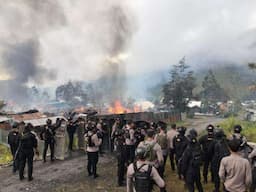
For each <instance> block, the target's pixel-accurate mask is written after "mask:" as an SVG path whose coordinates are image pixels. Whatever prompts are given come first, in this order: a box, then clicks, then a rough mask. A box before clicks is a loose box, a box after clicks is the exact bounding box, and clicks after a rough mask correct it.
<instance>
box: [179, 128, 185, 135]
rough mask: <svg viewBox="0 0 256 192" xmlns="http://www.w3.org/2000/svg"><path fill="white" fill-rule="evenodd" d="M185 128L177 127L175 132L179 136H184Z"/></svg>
mask: <svg viewBox="0 0 256 192" xmlns="http://www.w3.org/2000/svg"><path fill="white" fill-rule="evenodd" d="M186 130H187V128H186V127H178V129H177V131H178V132H179V133H180V134H181V135H185V133H186Z"/></svg>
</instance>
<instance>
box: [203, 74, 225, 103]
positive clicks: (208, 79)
mask: <svg viewBox="0 0 256 192" xmlns="http://www.w3.org/2000/svg"><path fill="white" fill-rule="evenodd" d="M202 87H203V90H202V91H201V93H200V96H201V98H202V99H203V100H204V101H205V104H206V105H208V104H215V103H216V102H218V101H222V102H224V101H226V100H228V99H229V97H228V95H227V94H226V93H225V91H224V90H223V89H222V88H221V87H220V85H219V83H218V82H217V80H216V78H215V75H214V74H213V71H212V70H209V71H208V73H207V74H206V76H205V77H204V80H203V82H202Z"/></svg>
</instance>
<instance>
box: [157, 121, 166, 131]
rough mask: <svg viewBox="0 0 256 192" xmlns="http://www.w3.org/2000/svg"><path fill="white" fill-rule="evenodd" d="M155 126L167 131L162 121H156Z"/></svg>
mask: <svg viewBox="0 0 256 192" xmlns="http://www.w3.org/2000/svg"><path fill="white" fill-rule="evenodd" d="M157 126H158V127H161V129H163V130H166V129H167V124H166V123H165V122H163V121H158V122H157Z"/></svg>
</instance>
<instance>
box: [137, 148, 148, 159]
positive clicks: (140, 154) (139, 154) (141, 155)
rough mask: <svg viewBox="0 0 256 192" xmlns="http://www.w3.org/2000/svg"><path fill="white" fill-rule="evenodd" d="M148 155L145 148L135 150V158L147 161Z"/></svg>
mask: <svg viewBox="0 0 256 192" xmlns="http://www.w3.org/2000/svg"><path fill="white" fill-rule="evenodd" d="M146 155H147V151H146V149H145V148H144V147H138V148H137V149H136V150H135V156H136V157H137V158H138V159H146Z"/></svg>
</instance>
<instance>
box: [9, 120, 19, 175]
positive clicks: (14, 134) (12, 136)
mask: <svg viewBox="0 0 256 192" xmlns="http://www.w3.org/2000/svg"><path fill="white" fill-rule="evenodd" d="M20 137H21V134H20V133H19V131H18V124H17V123H16V122H15V123H14V124H13V126H12V130H11V131H10V133H9V134H8V144H9V145H10V149H11V153H12V157H13V173H15V172H16V171H17V169H18V157H17V150H18V147H19V141H20Z"/></svg>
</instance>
